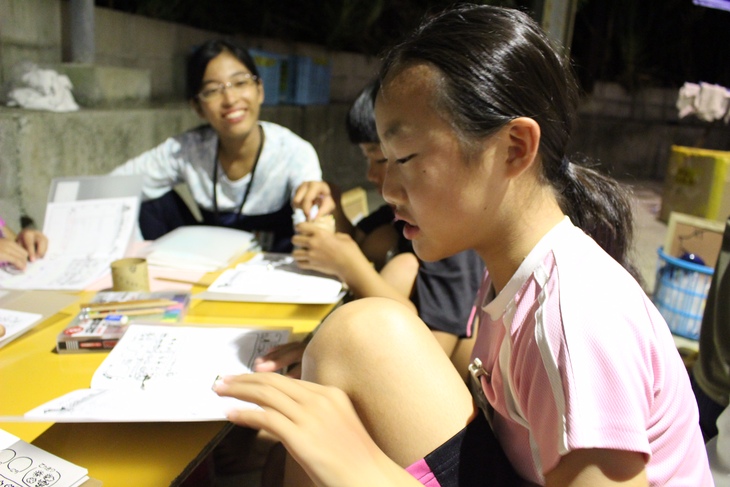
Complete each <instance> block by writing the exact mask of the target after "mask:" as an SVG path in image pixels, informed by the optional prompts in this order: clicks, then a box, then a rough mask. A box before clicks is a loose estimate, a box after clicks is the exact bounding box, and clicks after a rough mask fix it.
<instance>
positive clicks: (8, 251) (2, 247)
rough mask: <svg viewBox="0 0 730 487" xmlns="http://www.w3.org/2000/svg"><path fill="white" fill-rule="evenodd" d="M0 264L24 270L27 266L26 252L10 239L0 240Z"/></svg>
mask: <svg viewBox="0 0 730 487" xmlns="http://www.w3.org/2000/svg"><path fill="white" fill-rule="evenodd" d="M0 262H7V263H8V264H10V265H12V266H14V267H16V268H18V269H20V270H24V269H25V266H26V265H28V252H26V250H25V249H24V248H23V247H21V246H20V245H19V244H18V243H16V242H15V241H13V240H12V239H10V238H0Z"/></svg>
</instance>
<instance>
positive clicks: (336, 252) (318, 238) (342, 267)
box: [292, 222, 365, 281]
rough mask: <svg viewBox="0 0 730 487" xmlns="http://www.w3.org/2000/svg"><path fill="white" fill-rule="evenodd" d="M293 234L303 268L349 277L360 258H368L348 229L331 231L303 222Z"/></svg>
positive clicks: (299, 262) (296, 255)
mask: <svg viewBox="0 0 730 487" xmlns="http://www.w3.org/2000/svg"><path fill="white" fill-rule="evenodd" d="M296 231H297V233H296V235H294V237H292V244H294V251H293V252H292V257H294V259H295V260H296V261H297V265H298V266H299V267H300V268H302V269H307V270H314V271H318V272H323V273H325V274H329V275H332V276H337V277H338V278H340V279H341V280H345V281H346V279H347V274H348V273H347V271H348V270H349V267H351V266H352V265H353V263H354V262H355V260H356V259H358V258H361V259H365V257H364V256H363V254H362V251H361V250H360V247H359V246H358V245H357V243H356V242H355V241H354V240H353V239H352V237H351V236H349V235H347V234H346V233H331V232H329V231H327V230H324V229H322V228H319V227H318V226H317V225H316V224H314V223H309V222H305V223H300V224H299V225H297V227H296Z"/></svg>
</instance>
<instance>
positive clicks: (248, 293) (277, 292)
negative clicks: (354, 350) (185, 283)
mask: <svg viewBox="0 0 730 487" xmlns="http://www.w3.org/2000/svg"><path fill="white" fill-rule="evenodd" d="M342 295H343V290H342V282H340V281H339V280H337V279H335V278H333V277H329V276H325V275H324V274H320V273H317V272H312V271H305V270H302V269H299V267H298V266H297V265H296V263H295V262H294V258H293V257H291V256H290V255H288V254H276V253H267V252H264V253H261V254H258V255H256V256H255V257H253V258H252V259H251V260H249V261H247V262H244V263H242V264H238V265H237V266H236V268H235V269H229V270H227V271H224V272H223V273H222V274H221V275H220V276H219V277H218V279H216V280H215V281H214V282H213V284H211V285H210V286H209V287H208V289H207V291H205V292H203V293H200V294H196V295H195V297H196V298H199V299H209V300H220V301H252V302H268V303H307V304H330V303H335V302H337V301H338V300H339V299H341V298H342Z"/></svg>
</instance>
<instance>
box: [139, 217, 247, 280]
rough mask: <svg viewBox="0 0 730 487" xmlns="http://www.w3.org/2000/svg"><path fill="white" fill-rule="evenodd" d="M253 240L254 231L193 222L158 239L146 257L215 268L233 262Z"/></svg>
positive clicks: (207, 269)
mask: <svg viewBox="0 0 730 487" xmlns="http://www.w3.org/2000/svg"><path fill="white" fill-rule="evenodd" d="M253 244H254V235H253V234H252V233H250V232H245V231H243V230H236V229H233V228H226V227H213V226H206V225H192V226H185V227H179V228H177V229H175V230H173V231H171V232H170V233H168V234H166V235H163V236H162V237H160V238H158V239H157V240H155V241H154V243H152V245H150V247H149V253H148V254H147V255H146V257H147V263H148V264H150V265H157V266H162V267H174V268H177V269H187V270H200V271H205V272H213V271H217V270H220V269H223V268H225V267H227V266H228V265H230V264H231V262H233V260H234V259H236V258H237V257H239V256H241V255H242V254H243V253H244V252H246V251H247V250H249V249H250V248H251V246H252V245H253Z"/></svg>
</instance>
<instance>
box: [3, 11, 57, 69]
mask: <svg viewBox="0 0 730 487" xmlns="http://www.w3.org/2000/svg"><path fill="white" fill-rule="evenodd" d="M22 61H32V62H35V63H38V64H55V63H59V62H61V2H60V1H59V0H0V83H4V82H6V81H7V80H8V79H10V77H11V71H12V69H13V67H14V66H16V65H17V64H18V63H20V62H22Z"/></svg>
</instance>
